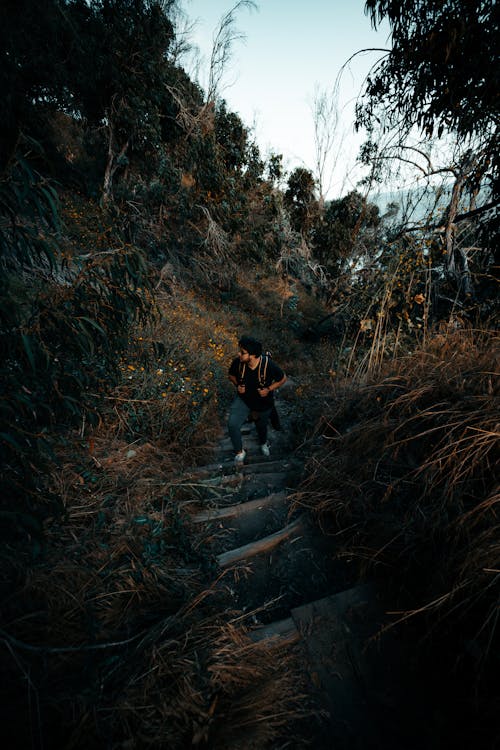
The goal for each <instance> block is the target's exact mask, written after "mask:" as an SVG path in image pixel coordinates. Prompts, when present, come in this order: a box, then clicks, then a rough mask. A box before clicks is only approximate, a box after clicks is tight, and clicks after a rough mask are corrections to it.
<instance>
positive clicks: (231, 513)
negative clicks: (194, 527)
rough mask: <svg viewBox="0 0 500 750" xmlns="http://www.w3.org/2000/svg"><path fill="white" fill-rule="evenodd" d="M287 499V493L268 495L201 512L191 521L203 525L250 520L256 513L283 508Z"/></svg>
mask: <svg viewBox="0 0 500 750" xmlns="http://www.w3.org/2000/svg"><path fill="white" fill-rule="evenodd" d="M285 498H286V493H285V492H275V493H273V494H271V495H266V496H265V497H261V498H257V499H255V500H247V502H245V503H238V504H237V505H228V506H226V507H223V508H211V509H209V510H204V511H200V512H199V513H196V514H195V515H193V516H192V519H191V520H192V521H193V522H194V523H203V522H209V521H218V520H223V519H232V518H236V517H241V516H244V517H245V518H246V519H247V520H248V516H249V515H250V514H253V513H255V512H256V511H261V510H267V509H268V508H271V507H275V506H282V505H283V504H284V500H285Z"/></svg>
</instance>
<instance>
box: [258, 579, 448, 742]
mask: <svg viewBox="0 0 500 750" xmlns="http://www.w3.org/2000/svg"><path fill="white" fill-rule="evenodd" d="M388 622H389V617H388V616H387V615H386V614H385V611H384V606H383V597H382V595H381V594H380V592H379V591H378V590H377V588H376V587H375V586H373V585H370V584H362V585H358V586H355V587H352V588H349V589H346V590H344V591H341V592H338V593H337V594H335V595H332V596H327V597H324V598H322V599H319V600H316V601H312V602H310V603H308V604H305V605H302V606H299V607H295V608H293V609H292V611H291V617H288V618H286V619H282V620H278V621H276V622H271V623H269V624H267V625H264V626H261V627H259V628H256V629H254V630H252V631H250V632H249V633H248V635H249V638H250V639H251V640H252V641H253V642H257V643H263V644H266V643H269V644H272V643H276V642H279V643H280V645H283V646H288V645H292V644H297V643H298V644H299V649H300V654H301V661H302V664H303V668H304V671H305V673H306V675H307V676H308V678H309V684H310V693H311V695H312V696H314V697H315V700H316V704H317V706H318V709H319V710H318V713H317V716H318V717H320V718H319V721H317V722H316V723H315V724H311V725H310V732H311V735H310V739H311V740H312V742H313V746H314V747H315V748H318V750H330V748H340V750H358V749H359V750H401V748H405V750H421V748H423V747H431V746H432V747H434V744H433V743H431V744H429V739H430V738H428V737H426V736H425V735H426V730H425V721H424V717H423V716H422V704H420V707H419V705H418V704H419V699H418V696H417V695H416V691H415V690H414V689H413V688H412V687H411V686H410V683H409V681H408V680H407V678H406V677H405V675H404V668H403V665H404V663H405V656H404V649H403V647H402V646H401V644H400V643H399V642H398V641H397V640H396V637H395V635H394V633H393V632H392V631H391V630H390V629H389V630H388V631H384V632H382V631H383V628H384V626H385V625H387V623H388Z"/></svg>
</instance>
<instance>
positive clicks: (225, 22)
mask: <svg viewBox="0 0 500 750" xmlns="http://www.w3.org/2000/svg"><path fill="white" fill-rule="evenodd" d="M242 8H248V9H249V10H256V9H257V5H256V3H255V2H253V0H239V2H237V3H236V5H234V6H233V8H231V10H230V11H229V12H228V13H226V14H225V15H224V16H223V17H222V19H221V21H220V23H219V26H218V29H217V31H216V32H215V35H214V43H213V47H212V54H211V57H210V70H209V74H208V87H207V101H209V102H210V101H215V100H216V99H217V98H218V97H219V96H220V94H221V91H222V89H221V81H222V78H223V76H224V73H225V72H226V69H227V66H228V64H229V61H230V60H231V55H232V47H233V44H234V42H236V41H239V40H242V39H245V35H244V34H243V33H242V32H241V31H238V30H237V29H236V27H235V20H236V14H237V13H238V11H240V10H241V9H242Z"/></svg>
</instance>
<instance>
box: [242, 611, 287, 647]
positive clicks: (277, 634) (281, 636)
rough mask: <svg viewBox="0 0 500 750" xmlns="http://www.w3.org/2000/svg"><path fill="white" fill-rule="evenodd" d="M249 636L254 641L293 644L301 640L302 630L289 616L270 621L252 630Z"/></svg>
mask: <svg viewBox="0 0 500 750" xmlns="http://www.w3.org/2000/svg"><path fill="white" fill-rule="evenodd" d="M248 637H249V638H250V640H251V641H253V642H254V643H263V644H266V645H267V644H269V645H273V644H279V645H280V646H291V645H292V644H293V643H297V642H298V641H299V640H300V632H299V630H298V629H297V626H296V625H295V623H294V621H293V619H292V618H291V617H288V618H287V619H286V620H278V621H276V622H271V623H269V625H262V626H261V627H260V628H257V629H256V630H251V631H250V632H249V633H248Z"/></svg>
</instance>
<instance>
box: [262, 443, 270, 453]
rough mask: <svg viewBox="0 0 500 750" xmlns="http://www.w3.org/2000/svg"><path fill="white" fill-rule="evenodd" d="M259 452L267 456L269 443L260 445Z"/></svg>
mask: <svg viewBox="0 0 500 750" xmlns="http://www.w3.org/2000/svg"><path fill="white" fill-rule="evenodd" d="M260 452H261V453H262V455H263V456H269V453H270V450H269V443H262V445H261V446H260Z"/></svg>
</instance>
